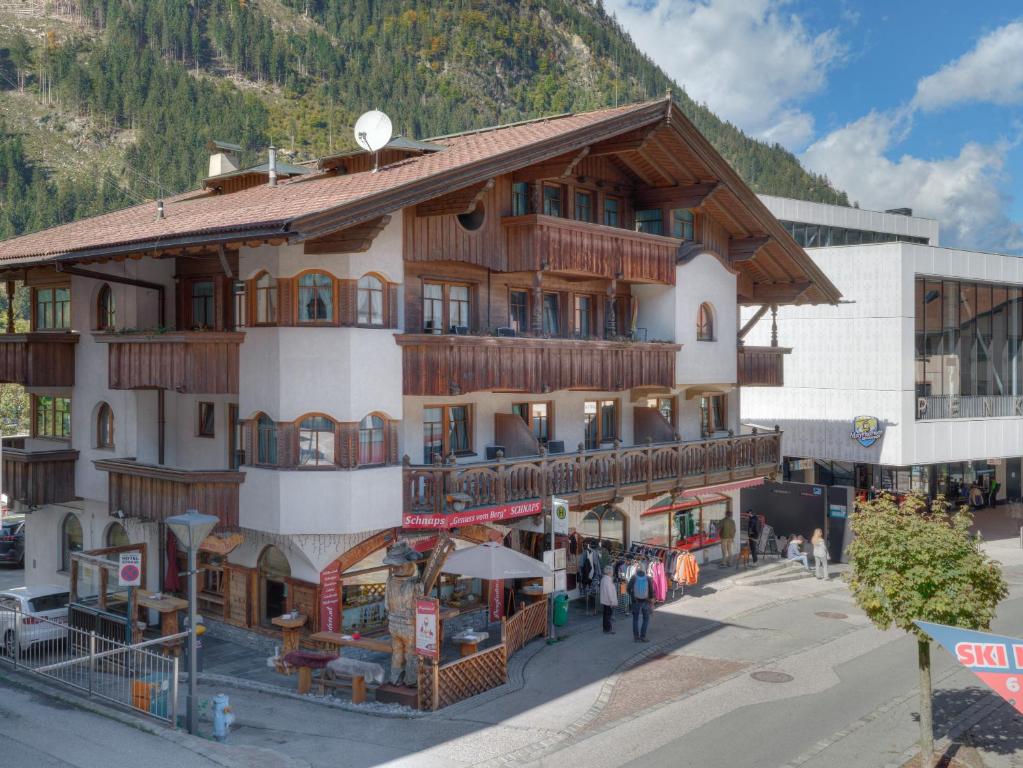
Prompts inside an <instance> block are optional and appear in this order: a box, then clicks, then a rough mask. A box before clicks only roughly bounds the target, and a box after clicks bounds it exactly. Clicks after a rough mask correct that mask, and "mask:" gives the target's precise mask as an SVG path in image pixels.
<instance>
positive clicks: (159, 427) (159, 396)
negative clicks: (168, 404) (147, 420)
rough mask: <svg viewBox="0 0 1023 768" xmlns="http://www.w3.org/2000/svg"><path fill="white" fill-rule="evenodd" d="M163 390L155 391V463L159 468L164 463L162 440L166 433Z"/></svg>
mask: <svg viewBox="0 0 1023 768" xmlns="http://www.w3.org/2000/svg"><path fill="white" fill-rule="evenodd" d="M164 394H165V391H164V390H163V389H158V390H156V446H157V447H156V463H157V464H159V465H160V466H161V467H162V466H163V461H164V438H165V434H166V431H167V418H166V413H165V412H164Z"/></svg>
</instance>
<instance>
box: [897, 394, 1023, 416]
mask: <svg viewBox="0 0 1023 768" xmlns="http://www.w3.org/2000/svg"><path fill="white" fill-rule="evenodd" d="M1012 416H1015V417H1017V418H1020V417H1023V395H926V396H923V397H918V398H917V399H916V417H917V419H918V420H920V421H926V420H928V419H988V418H998V417H1012Z"/></svg>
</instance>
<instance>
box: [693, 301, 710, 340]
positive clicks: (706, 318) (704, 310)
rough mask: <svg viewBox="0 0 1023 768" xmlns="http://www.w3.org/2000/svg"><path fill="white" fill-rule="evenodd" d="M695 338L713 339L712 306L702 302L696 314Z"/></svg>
mask: <svg viewBox="0 0 1023 768" xmlns="http://www.w3.org/2000/svg"><path fill="white" fill-rule="evenodd" d="M696 340H697V341H714V308H713V307H712V306H711V305H710V304H707V303H706V302H704V303H703V304H701V305H700V312H699V314H698V315H697V316H696Z"/></svg>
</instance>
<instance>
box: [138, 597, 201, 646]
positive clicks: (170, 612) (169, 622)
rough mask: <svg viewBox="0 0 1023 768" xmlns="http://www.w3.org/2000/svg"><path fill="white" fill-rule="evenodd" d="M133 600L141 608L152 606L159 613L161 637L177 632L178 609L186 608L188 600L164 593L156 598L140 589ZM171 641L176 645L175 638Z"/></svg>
mask: <svg viewBox="0 0 1023 768" xmlns="http://www.w3.org/2000/svg"><path fill="white" fill-rule="evenodd" d="M135 602H136V603H137V604H138V605H139V607H141V608H152V609H153V610H154V611H156V612H157V613H159V614H160V634H161V635H162V636H163V637H167V636H168V635H176V634H177V633H178V611H183V610H185V609H187V608H188V601H187V600H182V599H181V598H180V597H173V596H171V595H164V596H163V597H159V598H157V597H154V596H153V595H147V594H145V593H144V592H141V591H140V592H139V593H138V595H137V596H136V598H135ZM173 642H174V644H175V645H177V641H176V640H175V641H173Z"/></svg>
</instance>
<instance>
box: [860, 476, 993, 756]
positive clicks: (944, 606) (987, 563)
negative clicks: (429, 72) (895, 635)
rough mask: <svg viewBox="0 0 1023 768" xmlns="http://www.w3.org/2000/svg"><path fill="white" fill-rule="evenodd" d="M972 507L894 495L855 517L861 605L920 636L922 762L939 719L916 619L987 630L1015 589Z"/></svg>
mask: <svg viewBox="0 0 1023 768" xmlns="http://www.w3.org/2000/svg"><path fill="white" fill-rule="evenodd" d="M972 522H973V515H971V514H970V511H969V509H968V508H967V507H965V506H964V507H962V508H960V509H959V510H958V511H957V512H951V507H950V506H949V504H948V502H947V501H945V498H944V497H943V496H939V497H938V498H936V499H935V500H934V501H933V502H932V503H931V505H930V507H929V508H928V506H927V503H926V502H925V501H924V500H923V499H922V498H921V497H919V496H915V495H913V496H909V497H907V498H906V500H905V501H903V503H902V504H901V505H899V504H898V503H896V501H895V499H894V498H892V496H890V495H888V494H884V495H882V496H880V497H879V498H877V499H874V500H873V501H867V502H863V503H861V504H859V505H858V507H857V511H856V514H855V515H854V516H853V518H852V519H851V524H852V530H853V533H854V534H855V539H854V540H853V542H852V544H850V545H849V563H850V564H851V565H852V572H851V576H850V579H849V585H850V587H851V588H852V592H853V596H854V597H855V599H856V602H857V603H858V604H859V606H860V607H861V608H862V609H863V610H864V612H865V613H866V614H867V616H868V617H869V618H870V620H871V621H873V622H874V624H875V625H876V626H877V627H878V628H880V629H888V628H889V627H891V626H892V625H893V624H894V625H895V626H896V627H898V628H899V629H902V630H904V631H906V632H909V633H911V634H913V635H915V636H916V640H917V664H918V667H919V673H920V753H921V764H922V765H926V766H930V765H931V761H932V760H933V757H932V756H933V753H934V732H933V726H932V722H931V650H930V641H929V639H928V637H927V636H926V635H925V634H924V633H923V632H921V631H920V630H919V629H918V628H917V626H916V625H915V624H914V623H913V621H914V620H915V619H920V620H923V621H931V622H934V623H936V624H947V625H950V626H953V627H962V628H964V629H975V630H987V629H989V628H990V626H991V620H992V619H993V618H994V616H995V609H996V608H997V606H998V603H999V601H1001V600H1002V599H1003V598H1005V597H1006V595H1008V593H1009V590H1008V586H1007V585H1006V583H1005V579H1004V578H1003V577H1002V570H1001V568H1000V567H999V565H998V563H997V562H995V561H993V560H991V559H990V558H989V557H988V556H987V555H985V554H984V552H983V551H982V550H981V548H980V542H979V539H978V538H976V537H974V536H971V535H970V525H971V524H972Z"/></svg>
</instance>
